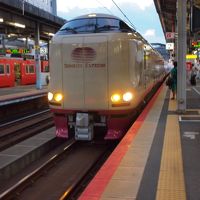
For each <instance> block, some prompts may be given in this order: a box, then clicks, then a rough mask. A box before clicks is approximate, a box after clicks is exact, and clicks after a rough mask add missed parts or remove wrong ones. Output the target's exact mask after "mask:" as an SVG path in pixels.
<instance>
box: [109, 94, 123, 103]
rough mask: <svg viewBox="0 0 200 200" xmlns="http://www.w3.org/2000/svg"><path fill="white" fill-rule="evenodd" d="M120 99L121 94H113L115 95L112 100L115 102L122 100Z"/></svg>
mask: <svg viewBox="0 0 200 200" xmlns="http://www.w3.org/2000/svg"><path fill="white" fill-rule="evenodd" d="M120 100H121V96H120V95H119V94H113V95H112V96H111V101H112V102H113V103H117V102H120Z"/></svg>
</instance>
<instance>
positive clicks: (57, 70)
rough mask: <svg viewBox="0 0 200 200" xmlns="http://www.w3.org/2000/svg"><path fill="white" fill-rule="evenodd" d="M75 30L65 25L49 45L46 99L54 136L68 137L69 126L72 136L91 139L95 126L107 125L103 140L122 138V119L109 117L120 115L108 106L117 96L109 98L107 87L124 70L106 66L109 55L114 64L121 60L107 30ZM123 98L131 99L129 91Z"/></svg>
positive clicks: (93, 21)
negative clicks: (87, 31) (82, 31)
mask: <svg viewBox="0 0 200 200" xmlns="http://www.w3.org/2000/svg"><path fill="white" fill-rule="evenodd" d="M89 20H90V24H92V23H95V22H96V19H95V18H92V19H88V20H87V23H89V22H88V21H89ZM79 22H80V21H79ZM80 23H81V22H80ZM80 27H81V25H80ZM91 27H92V25H91ZM91 27H87V28H88V29H89V28H91ZM76 31H77V29H75V28H72V27H70V28H69V26H64V28H63V30H62V29H61V31H59V32H58V34H56V35H55V36H54V38H53V40H52V42H51V44H50V67H51V72H50V83H49V93H48V99H49V104H50V108H51V110H52V111H53V113H54V121H55V126H56V135H57V136H58V137H64V138H68V135H69V128H72V129H74V132H75V139H77V140H92V138H93V136H94V127H98V126H101V127H105V128H106V132H105V138H106V139H118V138H120V137H122V132H123V131H124V130H123V123H124V121H123V119H122V121H121V119H120V120H118V118H116V117H114V118H112V115H114V114H117V115H118V117H119V116H120V115H121V112H120V111H119V112H117V113H115V110H116V107H112V106H111V104H112V102H111V101H112V100H113V101H114V102H115V101H117V98H118V96H113V97H111V94H110V90H111V89H112V88H113V87H112V86H110V85H111V81H112V80H111V76H112V79H115V80H117V79H118V80H119V78H120V75H122V74H123V73H124V72H123V70H121V71H122V73H121V74H118V76H116V75H114V76H113V74H114V73H113V72H112V71H111V69H112V68H110V67H108V66H110V65H113V64H112V62H111V61H110V59H108V57H111V58H113V59H114V61H113V63H114V64H115V65H119V64H120V63H118V64H117V63H116V62H118V61H117V59H119V60H120V58H119V55H117V56H116V55H114V54H116V53H114V50H113V47H111V46H110V45H109V37H110V36H109V35H108V33H102V34H87V33H86V34H85V33H82V34H76ZM117 38H118V37H117ZM116 40H117V39H116ZM119 43H120V42H119ZM119 45H120V44H119ZM109 48H112V49H110V50H109ZM125 48H126V47H125ZM108 51H109V52H108ZM125 52H126V53H127V51H125ZM111 54H113V55H111ZM117 57H118V58H117ZM108 62H109V63H108ZM127 62H128V61H127ZM120 65H121V64H120ZM113 67H116V66H113ZM124 69H125V68H124ZM116 70H117V69H116ZM125 71H128V70H126V69H125ZM121 81H122V82H123V80H121ZM117 82H119V81H117ZM119 86H120V82H119ZM125 98H126V99H130V98H131V94H127V95H126V97H125ZM125 103H126V102H125ZM110 107H112V110H111V109H110ZM118 110H120V109H119V108H118ZM115 124H117V127H115Z"/></svg>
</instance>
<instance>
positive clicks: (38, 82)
mask: <svg viewBox="0 0 200 200" xmlns="http://www.w3.org/2000/svg"><path fill="white" fill-rule="evenodd" d="M39 25H40V24H39V22H36V29H35V66H36V88H37V89H39V90H40V89H42V85H41V78H40V77H41V73H40V72H41V65H40V44H39V42H40V27H39Z"/></svg>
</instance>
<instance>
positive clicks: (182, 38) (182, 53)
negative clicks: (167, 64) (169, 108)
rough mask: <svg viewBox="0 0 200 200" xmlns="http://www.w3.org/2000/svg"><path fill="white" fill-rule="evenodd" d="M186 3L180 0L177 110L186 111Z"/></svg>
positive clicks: (184, 0) (178, 12) (185, 0)
mask: <svg viewBox="0 0 200 200" xmlns="http://www.w3.org/2000/svg"><path fill="white" fill-rule="evenodd" d="M186 5H187V0H178V10H177V15H178V17H177V18H178V21H177V22H178V67H177V105H178V107H177V111H178V112H180V113H182V112H185V111H186V48H187V38H186V37H187V35H186V16H187V15H186V13H187V10H186Z"/></svg>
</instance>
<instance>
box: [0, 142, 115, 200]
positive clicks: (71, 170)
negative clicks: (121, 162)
mask: <svg viewBox="0 0 200 200" xmlns="http://www.w3.org/2000/svg"><path fill="white" fill-rule="evenodd" d="M114 147H115V145H114V144H112V145H111V144H108V143H99V144H98V143H95V142H92V143H91V142H76V141H74V140H71V141H70V143H69V144H67V145H64V146H63V147H62V148H59V151H57V152H56V154H55V155H53V156H52V157H51V158H50V159H48V160H47V161H46V162H44V163H41V165H40V166H39V167H37V168H36V169H34V170H32V171H31V172H29V174H26V175H25V176H24V177H23V178H21V180H19V181H18V182H17V183H16V184H14V185H13V186H11V187H10V188H9V189H7V190H6V191H4V192H3V193H2V194H1V195H0V199H1V200H4V199H5V200H9V199H21V200H23V199H29V200H35V199H43V200H45V199H48V200H50V199H76V198H77V196H78V195H80V193H81V192H82V190H83V189H84V188H85V186H86V183H88V182H89V180H91V178H92V177H93V175H94V174H95V173H96V172H97V170H98V169H99V167H100V166H101V165H102V163H103V162H104V161H105V159H106V158H107V157H108V155H109V154H110V153H111V152H112V150H113V149H114ZM91 172H92V174H91Z"/></svg>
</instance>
